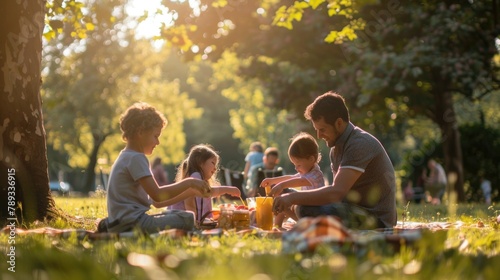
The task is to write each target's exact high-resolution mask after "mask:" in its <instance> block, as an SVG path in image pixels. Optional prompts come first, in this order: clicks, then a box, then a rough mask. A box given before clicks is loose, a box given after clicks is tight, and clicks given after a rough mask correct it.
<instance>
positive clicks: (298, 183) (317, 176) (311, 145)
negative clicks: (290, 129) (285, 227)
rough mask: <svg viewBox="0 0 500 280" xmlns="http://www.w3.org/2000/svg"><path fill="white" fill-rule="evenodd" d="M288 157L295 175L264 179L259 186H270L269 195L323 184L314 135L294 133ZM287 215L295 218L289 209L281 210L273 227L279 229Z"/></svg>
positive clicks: (317, 147)
mask: <svg viewBox="0 0 500 280" xmlns="http://www.w3.org/2000/svg"><path fill="white" fill-rule="evenodd" d="M288 157H289V158H290V161H291V162H292V163H293V165H294V166H295V170H297V173H296V174H295V175H284V176H279V177H274V178H266V179H264V180H263V181H262V183H261V187H272V189H271V191H270V193H269V195H270V196H278V195H280V194H281V193H282V192H285V193H286V192H292V191H294V190H293V189H291V188H297V187H300V188H301V189H302V190H311V189H316V188H320V187H322V186H324V185H325V180H324V178H323V172H321V169H320V168H319V165H318V162H319V161H320V160H321V155H320V153H319V146H318V143H317V142H316V139H314V137H312V136H311V135H310V134H308V133H305V132H301V133H299V134H297V135H295V136H294V137H293V138H292V143H291V144H290V147H289V148H288ZM273 185H274V186H273ZM287 217H291V218H292V219H294V220H297V217H296V215H295V213H294V212H293V211H291V209H289V211H287V212H282V213H280V214H278V215H277V216H276V217H275V219H274V225H275V227H277V228H279V229H281V228H282V224H283V221H284V220H285V218H287Z"/></svg>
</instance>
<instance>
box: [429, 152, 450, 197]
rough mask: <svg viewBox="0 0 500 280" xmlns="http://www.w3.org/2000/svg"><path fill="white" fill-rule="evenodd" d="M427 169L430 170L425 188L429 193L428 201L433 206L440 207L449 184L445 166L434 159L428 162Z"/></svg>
mask: <svg viewBox="0 0 500 280" xmlns="http://www.w3.org/2000/svg"><path fill="white" fill-rule="evenodd" d="M427 167H428V168H429V177H427V178H426V186H425V187H426V189H427V191H428V192H429V199H428V200H429V202H430V203H431V204H433V205H439V204H441V200H443V196H444V191H445V189H446V184H447V183H448V180H447V178H446V172H445V171H444V168H443V166H442V165H441V164H439V163H437V162H436V161H435V160H433V159H430V160H429V161H428V162H427Z"/></svg>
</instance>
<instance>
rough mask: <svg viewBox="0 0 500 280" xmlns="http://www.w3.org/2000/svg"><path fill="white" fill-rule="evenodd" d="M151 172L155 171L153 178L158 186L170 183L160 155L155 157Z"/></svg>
mask: <svg viewBox="0 0 500 280" xmlns="http://www.w3.org/2000/svg"><path fill="white" fill-rule="evenodd" d="M151 172H152V173H153V178H154V179H155V181H156V183H157V184H158V186H163V185H167V184H168V183H169V181H168V173H167V171H165V168H163V164H162V162H161V158H160V157H155V159H154V160H153V163H152V164H151Z"/></svg>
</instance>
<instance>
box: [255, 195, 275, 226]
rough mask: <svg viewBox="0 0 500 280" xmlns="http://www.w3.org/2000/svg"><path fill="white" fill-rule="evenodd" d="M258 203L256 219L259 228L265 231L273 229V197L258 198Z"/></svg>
mask: <svg viewBox="0 0 500 280" xmlns="http://www.w3.org/2000/svg"><path fill="white" fill-rule="evenodd" d="M255 200H256V202H257V207H256V213H255V216H256V217H255V218H256V220H257V227H258V228H261V229H263V230H271V229H272V228H273V198H272V197H268V196H266V197H256V198H255Z"/></svg>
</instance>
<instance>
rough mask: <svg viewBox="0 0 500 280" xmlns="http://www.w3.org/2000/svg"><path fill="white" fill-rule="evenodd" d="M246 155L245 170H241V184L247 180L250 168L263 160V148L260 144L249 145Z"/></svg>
mask: <svg viewBox="0 0 500 280" xmlns="http://www.w3.org/2000/svg"><path fill="white" fill-rule="evenodd" d="M249 150H250V151H249V152H248V154H247V155H246V156H245V169H244V170H243V182H245V181H246V180H247V178H248V172H249V171H250V168H251V167H252V166H254V165H256V164H260V163H262V161H263V158H264V148H263V147H262V144H261V143H260V142H253V143H252V144H250V148H249Z"/></svg>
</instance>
